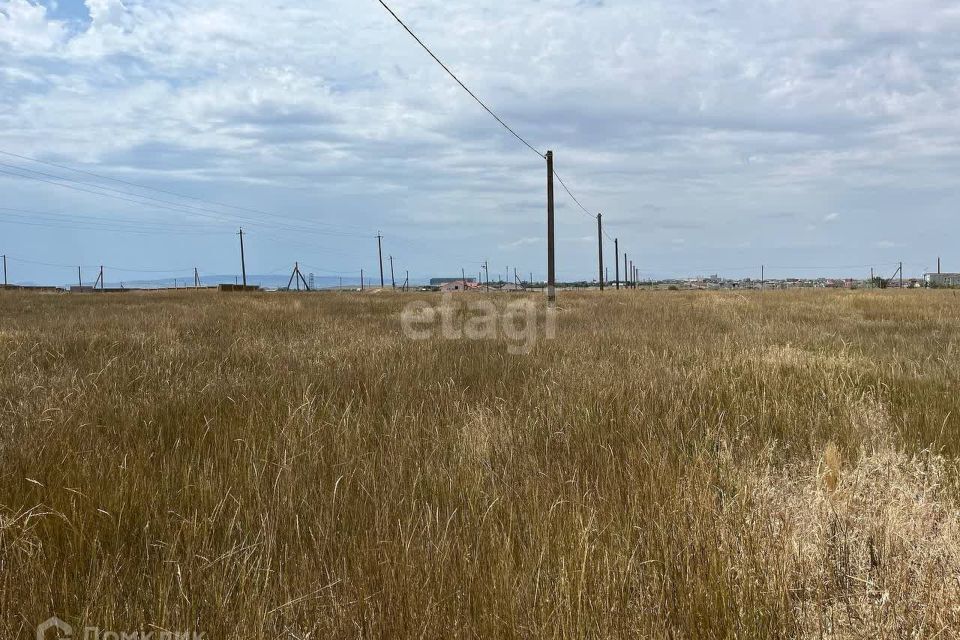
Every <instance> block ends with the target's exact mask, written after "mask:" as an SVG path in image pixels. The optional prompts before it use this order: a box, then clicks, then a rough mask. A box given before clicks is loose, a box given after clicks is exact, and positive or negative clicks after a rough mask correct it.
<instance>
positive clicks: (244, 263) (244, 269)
mask: <svg viewBox="0 0 960 640" xmlns="http://www.w3.org/2000/svg"><path fill="white" fill-rule="evenodd" d="M240 271H241V272H242V273H243V286H244V288H246V286H247V259H246V256H244V254H243V227H240Z"/></svg>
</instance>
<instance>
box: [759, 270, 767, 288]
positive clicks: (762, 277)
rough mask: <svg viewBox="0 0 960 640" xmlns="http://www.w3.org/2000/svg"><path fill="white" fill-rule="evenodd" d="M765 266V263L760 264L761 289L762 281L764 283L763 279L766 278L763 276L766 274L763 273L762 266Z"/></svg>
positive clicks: (761, 286)
mask: <svg viewBox="0 0 960 640" xmlns="http://www.w3.org/2000/svg"><path fill="white" fill-rule="evenodd" d="M765 266H766V265H760V289H761V290H762V289H763V283H764V281H765V280H766V278H765V277H764V276H765V275H766V274H764V268H765Z"/></svg>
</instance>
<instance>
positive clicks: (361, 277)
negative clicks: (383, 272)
mask: <svg viewBox="0 0 960 640" xmlns="http://www.w3.org/2000/svg"><path fill="white" fill-rule="evenodd" d="M360 291H363V269H360Z"/></svg>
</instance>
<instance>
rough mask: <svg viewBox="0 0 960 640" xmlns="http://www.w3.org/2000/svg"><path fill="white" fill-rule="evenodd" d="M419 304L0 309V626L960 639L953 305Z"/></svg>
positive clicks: (397, 298)
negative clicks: (427, 316)
mask: <svg viewBox="0 0 960 640" xmlns="http://www.w3.org/2000/svg"><path fill="white" fill-rule="evenodd" d="M462 295H466V296H471V295H475V296H477V297H481V296H482V295H483V294H462ZM418 296H419V297H421V298H423V299H425V300H428V301H430V302H431V303H433V304H435V303H436V302H438V301H439V297H438V296H431V295H430V294H393V293H390V292H384V293H380V294H370V293H367V294H364V295H361V294H354V293H323V294H300V295H297V294H289V295H286V294H251V295H245V294H217V293H213V292H204V291H197V292H193V291H180V292H176V293H173V292H169V293H149V294H134V293H131V294H117V295H110V294H107V295H43V294H31V293H24V292H10V291H7V292H0V367H2V371H0V374H2V375H0V637H2V638H11V639H12V638H32V637H34V632H35V628H36V626H37V624H38V623H40V622H41V621H43V620H45V619H47V618H49V617H50V616H52V615H57V616H59V617H60V618H62V619H64V620H66V621H68V622H69V623H70V624H71V625H73V627H74V628H75V629H77V628H82V627H97V628H99V629H103V630H115V631H128V632H129V631H134V630H140V631H144V632H149V631H153V632H155V633H157V634H159V633H160V632H161V631H196V632H203V633H204V634H205V636H206V638H207V639H208V640H219V639H221V638H314V639H320V638H323V639H325V638H510V637H518V638H520V637H522V638H557V639H560V638H570V639H573V638H588V637H589V638H619V637H628V638H632V637H644V638H868V637H869V638H957V637H960V510H958V501H960V462H958V460H960V393H958V389H960V368H958V366H957V364H958V356H960V297H958V296H957V294H956V293H955V292H952V291H875V292H825V291H798V292H776V291H768V292H762V293H761V292H750V293H744V294H738V293H733V292H727V293H688V292H619V293H618V292H613V291H608V292H605V293H603V294H600V293H597V292H594V293H577V294H563V295H562V296H561V299H560V310H559V318H558V321H557V322H558V323H557V337H556V339H554V340H545V339H544V340H539V341H537V343H536V344H535V345H534V346H533V348H532V350H531V351H530V353H529V354H515V353H512V352H511V350H510V349H509V346H510V345H509V344H508V340H507V339H505V338H503V337H500V338H497V339H489V340H466V339H461V340H444V339H441V338H440V337H436V338H433V339H430V340H411V339H409V338H407V337H405V336H404V334H403V332H402V330H401V321H400V313H401V309H402V308H403V307H404V305H406V304H407V303H409V302H410V301H411V300H413V299H417V297H418ZM490 299H491V300H493V301H494V302H495V304H498V305H503V304H504V303H505V302H506V301H507V300H508V298H507V296H492V297H491V298H490ZM537 300H538V301H539V300H540V298H537Z"/></svg>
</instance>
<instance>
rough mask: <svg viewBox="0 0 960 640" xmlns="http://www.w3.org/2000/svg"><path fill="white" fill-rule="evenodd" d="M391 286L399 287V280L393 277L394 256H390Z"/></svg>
mask: <svg viewBox="0 0 960 640" xmlns="http://www.w3.org/2000/svg"><path fill="white" fill-rule="evenodd" d="M390 286H391V287H393V288H394V289H396V288H397V281H396V279H395V278H394V277H393V256H390Z"/></svg>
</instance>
